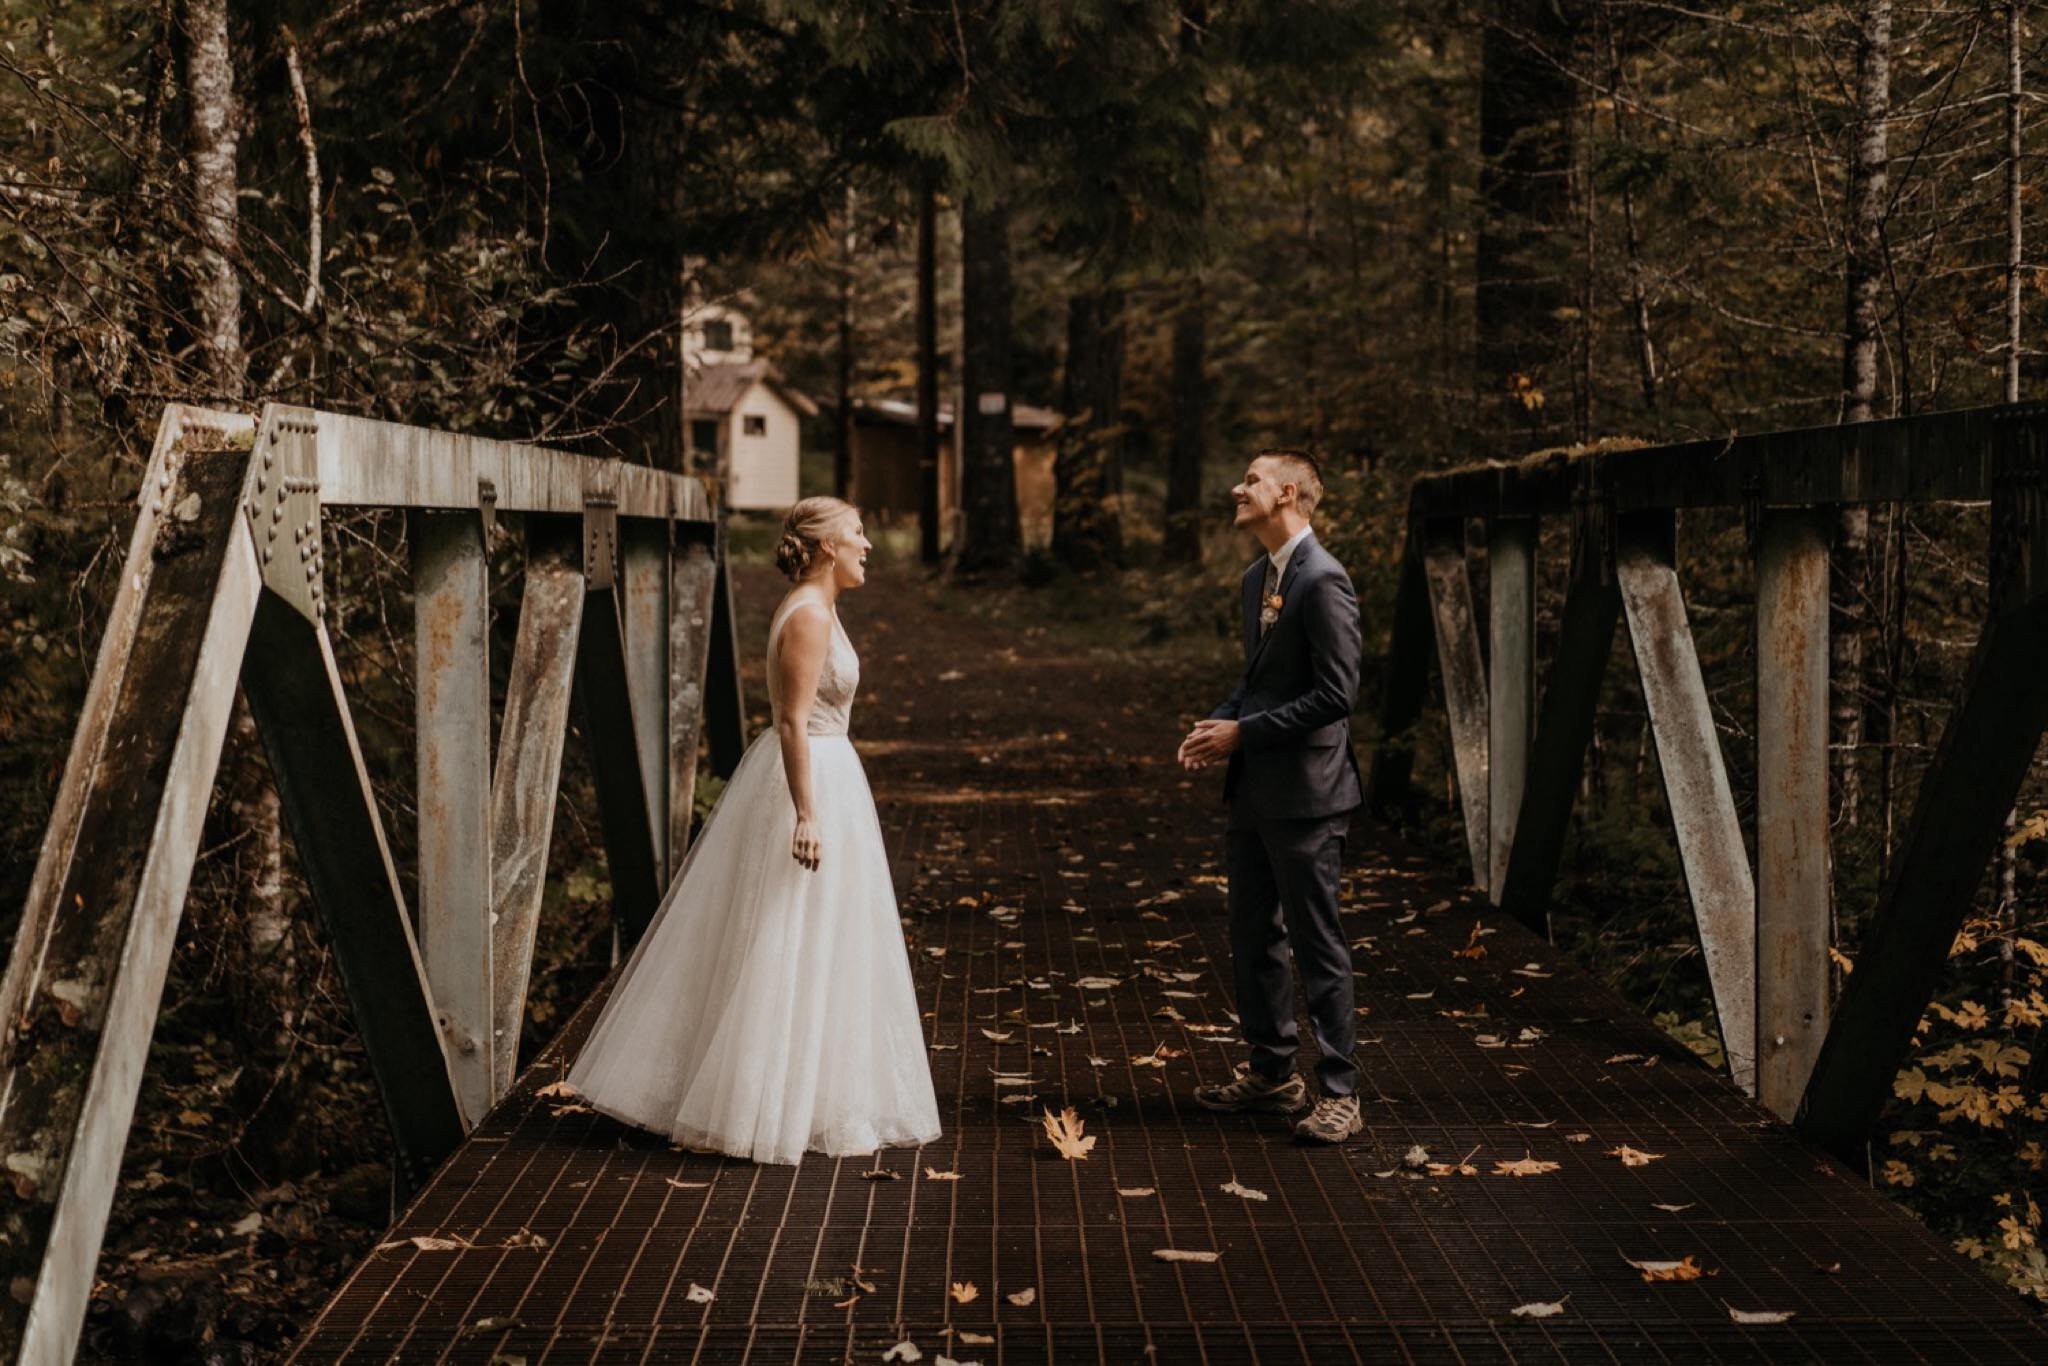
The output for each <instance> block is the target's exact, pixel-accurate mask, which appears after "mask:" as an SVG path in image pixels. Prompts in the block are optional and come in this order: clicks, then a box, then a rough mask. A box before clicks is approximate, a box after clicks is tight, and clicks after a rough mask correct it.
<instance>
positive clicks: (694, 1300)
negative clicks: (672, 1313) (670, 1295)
mask: <svg viewBox="0 0 2048 1366" xmlns="http://www.w3.org/2000/svg"><path fill="white" fill-rule="evenodd" d="M684 1298H686V1299H688V1300H689V1302H690V1303H691V1304H709V1303H711V1302H712V1301H713V1300H715V1299H717V1298H718V1296H716V1295H714V1294H712V1293H711V1292H710V1291H709V1290H706V1289H705V1288H704V1287H703V1286H701V1285H699V1284H697V1283H696V1282H695V1281H691V1282H690V1289H689V1292H688V1293H687V1294H686V1295H685V1296H684Z"/></svg>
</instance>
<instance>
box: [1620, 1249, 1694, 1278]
mask: <svg viewBox="0 0 2048 1366" xmlns="http://www.w3.org/2000/svg"><path fill="white" fill-rule="evenodd" d="M1622 1260H1623V1261H1624V1262H1627V1263H1628V1264H1629V1265H1630V1266H1632V1267H1634V1268H1635V1269H1636V1270H1638V1271H1640V1272H1642V1273H1643V1279H1644V1280H1646V1281H1696V1280H1698V1279H1699V1278H1700V1277H1702V1276H1704V1275H1706V1274H1707V1273H1706V1270H1705V1269H1704V1268H1702V1267H1699V1266H1696V1265H1694V1264H1693V1260H1692V1254H1691V1253H1690V1252H1688V1253H1686V1254H1685V1256H1683V1257H1681V1258H1679V1259H1678V1260H1677V1261H1675V1262H1639V1261H1637V1260H1636V1259H1635V1258H1633V1257H1623V1258H1622Z"/></svg>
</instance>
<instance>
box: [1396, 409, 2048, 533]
mask: <svg viewBox="0 0 2048 1366" xmlns="http://www.w3.org/2000/svg"><path fill="white" fill-rule="evenodd" d="M2010 429H2022V430H2024V431H2025V432H2026V433H2027V434H2028V435H2029V436H2030V438H2032V439H2038V438H2039V437H2040V436H2041V435H2042V434H2043V433H2048V405H2044V404H2038V403H2028V404H2013V405H2004V406H1999V407H1990V408H1971V409H1965V410H1961V411H1957V412H1948V413H1934V414H1929V415H1925V416H1919V417H1902V418H1893V419H1890V420H1886V421H1880V422H1862V423H1855V424H1852V425H1849V426H1831V427H1813V428H1805V429H1799V430H1794V431H1785V432H1761V433H1756V434H1754V435H1748V436H1736V437H1729V438H1725V439H1716V440H1709V441H1690V442H1683V443H1679V444H1676V445H1670V446H1655V447H1644V448H1639V449H1635V450H1619V451H1605V452H1598V453H1590V454H1588V453H1581V454H1573V455H1566V454H1564V453H1561V452H1560V453H1552V454H1549V455H1543V456H1532V457H1529V458H1527V459H1524V460H1520V461H1513V462H1502V463H1494V464H1487V465H1479V466H1473V467H1471V468H1468V469H1462V470H1450V471H1446V472H1444V473H1442V474H1434V475H1425V476H1423V477H1422V478H1420V479H1418V480H1417V481H1416V483H1415V491H1414V508H1415V510H1416V512H1417V513H1419V514H1421V515H1426V516H1438V517H1448V516H1471V517H1494V516H1503V515H1506V516H1537V515H1542V514H1562V513H1564V512H1567V511H1568V510H1569V508H1570V504H1571V498H1572V490H1573V487H1574V484H1575V481H1576V480H1577V479H1579V478H1580V477H1581V475H1580V473H1579V470H1580V467H1581V466H1583V465H1591V466H1594V467H1596V468H1597V470H1598V472H1599V473H1598V476H1597V477H1598V478H1599V479H1600V480H1601V482H1602V483H1603V484H1604V485H1605V486H1606V487H1607V489H1608V490H1609V493H1610V495H1611V497H1612V499H1613V503H1614V506H1615V508H1616V509H1617V510H1619V511H1621V512H1635V511H1647V510H1654V509H1667V510H1668V509H1675V508H1684V507H1741V506H1744V505H1745V504H1747V503H1750V502H1751V501H1753V500H1759V499H1760V500H1761V501H1762V502H1763V503H1764V504H1765V505H1767V506H1775V507H1797V506H1818V505H1824V504H1833V503H1844V502H1848V503H1858V502H1861V503H1874V502H1889V501H1900V502H1923V503H1924V502H1979V501H1983V500H1985V499H1988V498H1989V497H1991V494H1992V466H1991V457H1990V454H1989V452H1990V450H1991V447H1992V444H1993V441H1994V439H1995V437H1996V436H1997V434H1998V433H1999V432H2000V431H2001V430H2010Z"/></svg>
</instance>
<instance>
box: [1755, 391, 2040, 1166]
mask: <svg viewBox="0 0 2048 1366" xmlns="http://www.w3.org/2000/svg"><path fill="white" fill-rule="evenodd" d="M1999 436H2000V438H2001V445H2000V447H1999V448H1997V449H1995V451H1994V454H1995V456H1996V458H1997V460H1998V463H1999V466H2000V468H1999V476H2000V478H1999V482H2000V488H1999V492H1998V496H1997V497H1996V498H1994V499H1993V501H1992V505H1991V610H1990V613H1989V615H1988V616H1987V617H1986V619H1985V623H1984V630H1983V632H1982V634H1980V635H1979V636H1978V638H1977V646H1976V649H1975V651H1974V652H1973V653H1972V655H1971V658H1970V671H1969V676H1968V678H1967V679H1966V680H1965V682H1964V686H1963V696H1962V701H1961V703H1960V704H1959V705H1958V706H1957V707H1956V710H1955V713H1954V715H1952V716H1951V717H1950V718H1949V722H1948V726H1947V727H1946V729H1944V730H1943V731H1942V735H1941V743H1940V744H1939V746H1937V748H1936V749H1935V752H1934V761H1933V763H1932V764H1931V765H1929V767H1928V769H1927V773H1926V775H1925V776H1924V777H1923V778H1922V779H1921V780H1920V791H1919V794H1918V795H1917V796H1916V797H1915V799H1914V803H1913V815H1912V818H1911V820H1910V821H1909V823H1908V824H1907V826H1906V837H1905V841H1904V843H1903V844H1902V845H1901V846H1900V848H1899V856H1898V861H1897V862H1896V863H1894V864H1893V865H1892V871H1891V876H1890V878H1889V879H1888V880H1887V882H1886V883H1885V886H1884V889H1883V891H1882V892H1881V893H1880V894H1879V896H1878V903H1877V910H1876V913H1875V915H1874V916H1873V918H1872V920H1871V924H1870V928H1869V930H1868V931H1866V932H1865V934H1864V938H1863V943H1862V944H1861V946H1860V947H1859V948H1858V949H1857V950H1856V951H1855V963H1856V967H1855V971H1853V972H1851V973H1850V974H1849V976H1848V980H1847V982H1846V983H1845V984H1844V986H1843V989H1842V995H1841V998H1840V999H1839V1000H1838V1001H1836V1003H1835V1015H1834V1020H1833V1022H1832V1023H1831V1024H1830V1025H1829V1027H1828V1033H1827V1038H1826V1039H1825V1040H1824V1041H1823V1042H1822V1044H1821V1049H1820V1056H1819V1057H1818V1058H1817V1059H1815V1061H1814V1065H1813V1074H1812V1077H1811V1078H1810V1079H1809V1080H1808V1082H1807V1084H1806V1095H1805V1098H1804V1099H1803V1100H1802V1101H1801V1103H1800V1107H1799V1115H1798V1118H1797V1120H1796V1123H1797V1125H1798V1127H1799V1129H1800V1130H1801V1132H1803V1133H1804V1134H1805V1135H1806V1136H1807V1137H1808V1138H1809V1139H1811V1140H1812V1141H1814V1142H1816V1143H1818V1144H1820V1145H1821V1146H1822V1147H1824V1148H1827V1149H1828V1150H1829V1151H1830V1152H1833V1153H1834V1154H1836V1155H1837V1156H1838V1157H1840V1158H1841V1159H1842V1160H1843V1161H1845V1162H1847V1163H1849V1164H1850V1165H1851V1166H1853V1167H1856V1168H1858V1169H1861V1168H1863V1167H1864V1166H1865V1165H1866V1154H1865V1150H1864V1143H1865V1140H1866V1139H1867V1138H1868V1137H1869V1133H1870V1127H1871V1125H1872V1124H1874V1123H1875V1122H1876V1121H1877V1116H1878V1112H1879V1111H1880V1110H1881V1109H1882V1108H1883V1106H1884V1102H1885V1098H1886V1097H1887V1096H1889V1095H1890V1094H1891V1089H1892V1082H1893V1079H1894V1078H1896V1077H1897V1075H1898V1071H1899V1067H1900V1065H1901V1064H1902V1063H1903V1062H1904V1060H1905V1058H1906V1055H1907V1052H1908V1050H1909V1049H1910V1048H1911V1047H1912V1042H1913V1031H1914V1028H1915V1027H1916V1026H1917V1025H1918V1023H1919V1020H1920V1016H1921V1013H1922V1012H1923V1011H1925V1010H1926V1009H1927V1003H1928V1001H1929V1000H1931V999H1932V998H1933V996H1934V991H1935V988H1936V987H1937V986H1938V985H1939V984H1940V981H1941V977H1942V974H1943V973H1944V972H1945V971H1946V970H1947V966H1948V954H1949V949H1950V946H1951V945H1953V944H1954V942H1955V936H1956V931H1957V930H1959V929H1960V928H1961V927H1962V923H1963V919H1964V917H1965V916H1967V915H1968V914H1969V910H1970V906H1971V904H1972V902H1973V901H1974V900H1975V897H1976V894H1977V889H1978V887H1979V885H1980V884H1981V883H1982V882H1983V878H1984V869H1985V865H1986V864H1987V863H1989V862H1990V859H1991V855H1992V852H1993V850H1995V849H1996V848H1997V847H1998V841H1999V838H2000V832H2001V830H2002V825H2003V818H2004V816H2005V813H2006V812H2007V811H2008V810H2010V809H2011V807H2012V803H2013V800H2014V798H2015V797H2016V796H2017V795H2018V793H2019V789H2020V784H2021V782H2022V781H2023V780H2024V779H2025V777H2026V774H2027V769H2028V767H2029V766H2030V765H2031V764H2032V762H2033V757H2034V752H2035V749H2036V748H2037V747H2038V746H2039V744H2040V742H2041V734H2042V730H2043V728H2044V727H2048V687H2043V686H2042V680H2043V679H2044V678H2048V510H2044V503H2048V497H2044V492H2043V484H2044V479H2043V474H2042V471H2043V467H2044V465H2048V457H2044V454H2043V452H2044V448H2048V440H2044V438H2043V436H2042V434H2041V433H2040V432H2038V431H2037V430H2033V429H2031V428H2029V427H2022V426H2020V425H2019V424H2015V426H2014V427H2012V428H2007V429H2006V430H2004V431H2001V432H2000V433H1999Z"/></svg>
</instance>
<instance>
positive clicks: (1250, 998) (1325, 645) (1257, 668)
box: [1180, 447, 1361, 1143]
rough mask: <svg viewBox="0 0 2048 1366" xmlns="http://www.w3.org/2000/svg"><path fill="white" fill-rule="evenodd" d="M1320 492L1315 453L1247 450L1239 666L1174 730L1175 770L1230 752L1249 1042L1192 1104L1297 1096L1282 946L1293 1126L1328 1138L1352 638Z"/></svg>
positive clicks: (1345, 1051)
mask: <svg viewBox="0 0 2048 1366" xmlns="http://www.w3.org/2000/svg"><path fill="white" fill-rule="evenodd" d="M1322 492H1323V482H1322V478H1321V475H1320V474H1319V472H1318V471H1317V469H1316V462H1315V458H1314V457H1313V456H1311V455H1309V454H1308V453H1306V452H1304V451H1299V450H1293V449H1290V448H1286V447H1282V448H1277V449H1273V450H1265V451H1260V452H1259V453H1258V455H1257V456H1255V457H1254V458H1253V460H1252V462H1251V465H1250V467H1249V468H1247V469H1246V470H1245V474H1244V481H1243V482H1242V483H1240V484H1239V485H1238V486H1237V487H1236V488H1234V489H1232V490H1231V497H1232V498H1233V499H1234V500H1235V501H1236V503H1237V518H1236V522H1235V523H1234V524H1235V525H1236V526H1237V527H1239V528H1241V529H1243V530H1245V531H1249V532H1251V533H1252V535H1253V536H1255V537H1257V538H1258V541H1259V544H1260V545H1261V546H1263V547H1264V548H1265V551H1266V553H1265V554H1263V555H1261V556H1259V558H1258V559H1257V560H1255V561H1253V563H1252V565H1251V567H1250V568H1248V569H1246V570H1245V574H1244V585H1243V594H1242V596H1243V602H1244V649H1245V668H1244V676H1243V677H1242V678H1241V679H1239V680H1238V684H1237V689H1236V691H1234V692H1232V693H1231V694H1230V697H1229V699H1228V700H1226V701H1225V702H1224V703H1223V705H1222V706H1220V707H1218V708H1217V709H1216V710H1215V712H1214V713H1212V714H1211V715H1210V717H1209V718H1208V719H1207V720H1205V721H1200V722H1197V723H1196V724H1195V728H1194V729H1193V730H1192V731H1190V732H1189V733H1188V737H1187V738H1186V739H1185V740H1183V741H1181V746H1180V761H1181V764H1182V766H1183V767H1186V768H1188V769H1200V768H1207V767H1209V766H1210V765H1211V764H1214V763H1217V762H1219V761H1221V760H1226V759H1227V760H1228V761H1229V765H1230V766H1229V768H1228V769H1227V770H1226V773H1225V777H1224V781H1223V794H1224V799H1225V800H1226V801H1227V802H1228V803H1229V804H1230V819H1229V822H1228V826H1227V830H1226V834H1225V848H1226V866H1227V869H1228V872H1229V874H1230V949H1231V956H1232V958H1233V959H1234V966H1235V970H1236V978H1237V981H1236V986H1237V1013H1238V1019H1239V1022H1240V1024H1241V1026H1242V1029H1243V1033H1244V1037H1245V1041H1246V1042H1247V1043H1249V1044H1250V1045H1251V1067H1250V1069H1249V1070H1247V1071H1246V1072H1245V1074H1244V1075H1243V1076H1241V1077H1239V1078H1238V1079H1237V1080H1236V1081H1233V1082H1231V1083H1229V1084H1227V1085H1222V1086H1213V1085H1212V1086H1200V1087H1197V1088H1195V1093H1194V1098H1195V1102H1196V1103H1197V1104H1199V1105H1202V1106H1204V1107H1206V1108H1208V1109H1211V1110H1227V1111H1233V1112H1252V1111H1265V1112H1277V1113H1281V1114H1294V1113H1296V1112H1298V1111H1299V1110H1301V1109H1302V1107H1303V1106H1304V1105H1305V1104H1306V1103H1307V1091H1308V1088H1307V1086H1306V1084H1305V1083H1304V1082H1303V1081H1302V1079H1301V1077H1300V1076H1298V1075H1297V1074H1296V1073H1295V1071H1294V1054H1295V1050H1296V1048H1297V1047H1298V1044H1299V1038H1298V1034H1299V1031H1298V1030H1297V1028H1296V1026H1295V1019H1294V981H1293V974H1292V972H1291V971H1290V970H1289V959H1290V957H1291V958H1292V961H1293V963H1294V964H1295V965H1297V966H1299V967H1300V969H1301V976H1302V981H1303V984H1304V986H1305V987H1306V988H1307V993H1308V1011H1309V1020H1310V1023H1311V1024H1313V1026H1314V1028H1315V1039H1316V1049H1317V1052H1318V1054H1319V1057H1318V1059H1317V1063H1316V1075H1317V1078H1318V1080H1319V1081H1320V1082H1321V1083H1322V1091H1323V1095H1322V1099H1321V1100H1319V1101H1317V1103H1316V1107H1315V1109H1314V1110H1313V1111H1312V1112H1311V1113H1310V1114H1308V1115H1307V1116H1306V1117H1304V1118H1303V1119H1302V1120H1301V1121H1300V1122H1298V1123H1297V1124H1296V1125H1295V1126H1294V1133H1295V1136H1296V1137H1297V1138H1300V1139H1302V1140H1304V1141H1307V1142H1313V1143H1341V1142H1343V1141H1344V1140H1345V1139H1347V1138H1350V1137H1351V1136H1352V1135H1353V1134H1355V1133H1357V1132H1358V1131H1359V1128H1360V1127H1361V1122H1360V1119H1359V1114H1358V1096H1357V1094H1356V1093H1357V1089H1358V1067H1357V1065H1356V1064H1355V1063H1353V1062H1352V1059H1351V1047H1352V1039H1353V1037H1354V1032H1355V1018H1354V1016H1353V1014H1352V1003H1351V950H1350V948H1349V946H1348V944H1347V943H1346V940H1345V937H1344V930H1343V927H1342V925H1340V924H1339V923H1338V916H1337V878H1338V874H1339V872H1340V870H1341V869H1342V867H1343V862H1344V836H1345V833H1346V831H1347V830H1348V829H1349V827H1350V824H1351V813H1352V811H1353V810H1354V809H1355V808H1356V807H1357V806H1358V804H1359V802H1360V800H1361V788H1360V784H1359V779H1358V761H1357V759H1356V758H1354V757H1353V755H1352V753H1351V739H1350V716H1351V704H1352V701H1353V699H1354V698H1355V697H1356V696H1357V693H1358V667H1359V648H1360V647H1359V623H1358V598H1357V596H1356V595H1355V594H1354V593H1353V591H1352V588H1351V578H1350V576H1349V575H1348V574H1346V573H1345V572H1344V566H1343V565H1341V564H1339V563H1337V561H1336V560H1335V559H1334V558H1332V557H1331V555H1330V554H1329V552H1328V551H1326V550H1324V549H1323V548H1322V547H1321V546H1320V545H1318V544H1316V538H1315V534H1314V533H1313V532H1312V531H1311V530H1310V529H1309V516H1310V514H1312V513H1313V512H1314V511H1315V506H1316V502H1317V500H1318V499H1319V498H1321V497H1322Z"/></svg>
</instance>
